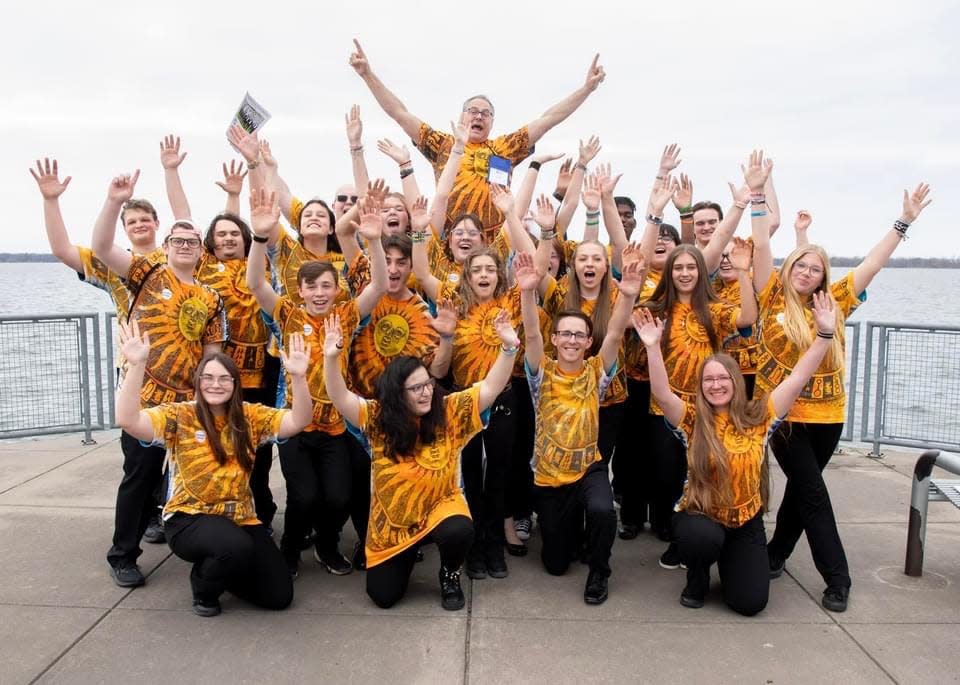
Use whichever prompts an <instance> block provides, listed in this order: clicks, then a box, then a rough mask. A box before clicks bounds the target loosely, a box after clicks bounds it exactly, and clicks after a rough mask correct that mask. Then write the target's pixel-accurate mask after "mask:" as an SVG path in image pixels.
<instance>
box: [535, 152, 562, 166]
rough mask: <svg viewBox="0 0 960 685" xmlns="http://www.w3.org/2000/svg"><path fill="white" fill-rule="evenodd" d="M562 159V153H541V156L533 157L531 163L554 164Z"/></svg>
mask: <svg viewBox="0 0 960 685" xmlns="http://www.w3.org/2000/svg"><path fill="white" fill-rule="evenodd" d="M562 158H563V153H562V152H541V153H540V154H537V155H534V156H533V157H531V158H530V161H531V162H538V163H540V164H547V163H549V162H554V161H556V160H558V159H562Z"/></svg>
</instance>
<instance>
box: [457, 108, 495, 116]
mask: <svg viewBox="0 0 960 685" xmlns="http://www.w3.org/2000/svg"><path fill="white" fill-rule="evenodd" d="M463 111H464V112H466V113H467V114H469V115H470V116H472V117H475V116H477V115H478V114H479V115H480V116H481V117H482V118H484V119H492V118H493V112H491V111H490V110H489V109H477V108H476V107H467V108H466V109H465V110H463Z"/></svg>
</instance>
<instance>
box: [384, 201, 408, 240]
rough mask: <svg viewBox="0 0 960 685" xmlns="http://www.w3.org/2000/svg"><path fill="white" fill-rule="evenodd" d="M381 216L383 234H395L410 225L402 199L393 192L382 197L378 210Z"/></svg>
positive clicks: (404, 230) (403, 231) (400, 232)
mask: <svg viewBox="0 0 960 685" xmlns="http://www.w3.org/2000/svg"><path fill="white" fill-rule="evenodd" d="M380 215H381V216H382V217H383V222H384V224H383V235H385V236H387V235H397V234H402V233H406V232H407V228H408V227H409V225H410V217H409V215H408V214H407V209H406V207H405V206H404V204H403V200H401V199H400V198H399V197H397V196H396V195H394V194H392V193H391V194H390V195H387V196H386V197H385V198H384V199H383V208H382V209H381V210H380Z"/></svg>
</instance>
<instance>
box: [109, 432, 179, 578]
mask: <svg viewBox="0 0 960 685" xmlns="http://www.w3.org/2000/svg"><path fill="white" fill-rule="evenodd" d="M120 448H121V449H122V450H123V480H121V481H120V486H119V487H118V488H117V509H116V513H115V515H114V523H113V546H112V547H111V548H110V551H109V552H107V561H108V562H109V563H110V565H111V566H114V567H116V566H130V565H133V564H135V563H137V559H138V558H139V557H140V554H142V552H143V550H141V549H140V538H142V537H143V532H144V531H145V530H146V529H147V524H148V523H149V521H150V518H151V517H153V516H156V514H157V501H156V491H157V488H158V486H159V485H160V482H161V480H162V479H163V461H164V459H165V458H166V455H167V451H166V449H164V448H163V447H144V446H143V445H141V444H140V441H139V440H137V439H136V438H135V437H133V436H132V435H129V434H128V433H126V432H122V433H120Z"/></svg>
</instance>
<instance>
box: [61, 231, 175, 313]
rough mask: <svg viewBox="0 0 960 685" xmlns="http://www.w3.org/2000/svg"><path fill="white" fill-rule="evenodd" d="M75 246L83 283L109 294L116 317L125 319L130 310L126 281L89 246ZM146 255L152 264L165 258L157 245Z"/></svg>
mask: <svg viewBox="0 0 960 685" xmlns="http://www.w3.org/2000/svg"><path fill="white" fill-rule="evenodd" d="M76 247H77V252H78V253H79V255H80V263H81V264H82V265H83V271H81V272H78V274H77V275H78V276H79V277H80V279H81V280H82V281H84V282H85V283H89V284H90V285H92V286H94V287H96V288H100V290H103V291H104V292H106V293H107V294H108V295H110V299H111V300H113V306H114V307H116V309H117V319H118V320H119V321H126V320H127V316H128V315H129V312H130V291H129V290H127V284H126V281H124V279H123V278H121V277H120V276H119V275H117V274H116V273H114V272H113V271H111V270H110V268H109V267H108V266H107V265H106V264H104V263H103V262H102V261H100V258H99V257H97V256H96V255H95V254H93V250H91V249H90V248H89V247H81V246H80V245H77V246H76ZM147 256H148V257H149V258H150V260H151V263H152V264H160V263H163V262H166V260H167V255H166V254H165V253H164V251H163V250H162V249H161V248H159V247H158V248H157V249H156V250H154V251H153V252H150V253H149V254H148V255H147Z"/></svg>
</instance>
